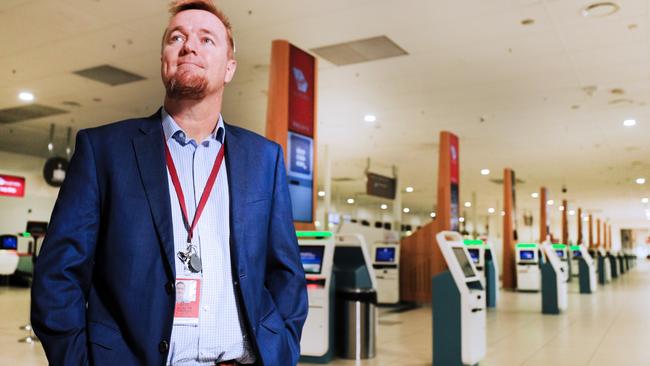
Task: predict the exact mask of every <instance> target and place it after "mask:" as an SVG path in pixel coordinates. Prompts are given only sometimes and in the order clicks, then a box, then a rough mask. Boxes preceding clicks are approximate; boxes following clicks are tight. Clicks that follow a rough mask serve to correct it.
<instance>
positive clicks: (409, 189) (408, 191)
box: [405, 187, 413, 193]
mask: <svg viewBox="0 0 650 366" xmlns="http://www.w3.org/2000/svg"><path fill="white" fill-rule="evenodd" d="M405 191H406V193H413V187H406V189H405Z"/></svg>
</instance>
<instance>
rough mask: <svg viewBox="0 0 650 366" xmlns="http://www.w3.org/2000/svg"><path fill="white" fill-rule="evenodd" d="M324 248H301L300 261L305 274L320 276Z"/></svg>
mask: <svg viewBox="0 0 650 366" xmlns="http://www.w3.org/2000/svg"><path fill="white" fill-rule="evenodd" d="M323 252H325V247H324V246H301V247H300V261H301V262H302V268H303V269H304V270H305V273H307V274H320V272H321V270H322V268H321V267H322V266H323Z"/></svg>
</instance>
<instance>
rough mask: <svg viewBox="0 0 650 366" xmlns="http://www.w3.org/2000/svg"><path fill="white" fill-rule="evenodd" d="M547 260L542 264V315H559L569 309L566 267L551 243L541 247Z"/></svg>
mask: <svg viewBox="0 0 650 366" xmlns="http://www.w3.org/2000/svg"><path fill="white" fill-rule="evenodd" d="M541 248H542V250H543V251H544V255H545V258H546V260H544V261H543V263H542V313H543V314H559V313H560V312H562V311H564V310H566V309H567V307H568V289H567V287H568V286H567V277H568V276H569V274H568V273H567V272H565V267H564V266H563V265H562V261H561V260H560V258H559V257H558V255H557V252H556V251H555V248H554V247H553V245H552V244H550V243H544V244H542V245H541Z"/></svg>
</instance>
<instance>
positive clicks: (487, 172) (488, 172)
mask: <svg viewBox="0 0 650 366" xmlns="http://www.w3.org/2000/svg"><path fill="white" fill-rule="evenodd" d="M489 174H490V169H481V175H489Z"/></svg>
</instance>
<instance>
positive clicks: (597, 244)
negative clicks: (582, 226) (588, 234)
mask: <svg viewBox="0 0 650 366" xmlns="http://www.w3.org/2000/svg"><path fill="white" fill-rule="evenodd" d="M601 245H602V241H601V237H600V219H596V248H600V247H601Z"/></svg>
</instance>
